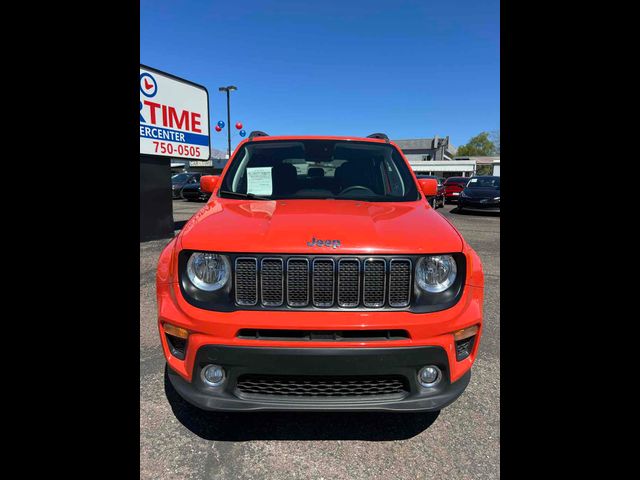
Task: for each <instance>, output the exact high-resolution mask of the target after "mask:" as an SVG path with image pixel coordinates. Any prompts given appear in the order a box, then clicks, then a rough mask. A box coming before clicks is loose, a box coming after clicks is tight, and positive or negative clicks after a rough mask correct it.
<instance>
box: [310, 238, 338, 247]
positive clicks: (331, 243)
mask: <svg viewBox="0 0 640 480" xmlns="http://www.w3.org/2000/svg"><path fill="white" fill-rule="evenodd" d="M307 246H308V247H329V248H339V247H340V240H318V239H316V237H313V238H312V239H311V241H310V242H307Z"/></svg>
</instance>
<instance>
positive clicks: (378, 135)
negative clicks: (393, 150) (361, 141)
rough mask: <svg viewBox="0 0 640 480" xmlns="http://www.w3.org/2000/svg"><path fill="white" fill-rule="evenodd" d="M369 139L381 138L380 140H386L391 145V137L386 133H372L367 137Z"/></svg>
mask: <svg viewBox="0 0 640 480" xmlns="http://www.w3.org/2000/svg"><path fill="white" fill-rule="evenodd" d="M367 138H379V139H380V140H386V141H387V143H389V137H387V135H386V134H385V133H372V134H371V135H367Z"/></svg>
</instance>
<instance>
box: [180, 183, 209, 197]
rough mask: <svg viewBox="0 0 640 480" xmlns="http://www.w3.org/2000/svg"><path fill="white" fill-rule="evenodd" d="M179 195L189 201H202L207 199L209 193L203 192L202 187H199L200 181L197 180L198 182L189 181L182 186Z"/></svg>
mask: <svg viewBox="0 0 640 480" xmlns="http://www.w3.org/2000/svg"><path fill="white" fill-rule="evenodd" d="M181 196H182V198H184V199H185V200H187V201H189V202H196V201H201V202H202V201H207V200H209V197H210V196H211V193H210V192H203V191H202V189H201V188H200V182H198V183H189V184H187V185H185V186H184V187H182V192H181Z"/></svg>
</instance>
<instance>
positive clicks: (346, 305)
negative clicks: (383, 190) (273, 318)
mask: <svg viewBox="0 0 640 480" xmlns="http://www.w3.org/2000/svg"><path fill="white" fill-rule="evenodd" d="M396 264H397V265H406V266H407V267H408V270H412V269H413V264H414V262H413V260H412V259H411V258H408V257H404V256H401V257H400V256H398V257H396V256H393V257H382V256H376V257H368V256H361V257H358V256H355V255H354V256H351V255H341V256H322V255H318V256H297V255H292V256H287V255H264V256H263V255H256V256H255V257H254V256H248V255H243V256H238V257H237V258H236V259H235V262H234V267H235V268H234V271H233V284H234V290H235V291H234V300H235V304H236V305H237V306H239V307H258V308H265V309H269V308H272V309H279V308H283V309H291V310H297V309H303V308H309V309H314V310H316V309H317V310H327V309H330V310H343V309H352V310H353V309H370V310H381V309H387V310H398V309H405V308H408V307H409V306H410V304H411V298H412V295H413V285H412V283H411V281H412V274H411V272H409V273H408V275H407V274H406V272H405V274H404V275H400V276H398V275H396V276H395V277H394V278H398V279H400V283H398V281H396V280H394V278H391V273H392V268H393V266H394V265H396ZM407 267H405V270H406V269H407ZM394 282H395V283H394ZM254 284H255V288H254ZM398 290H399V291H400V293H401V294H402V296H403V297H404V298H406V301H403V302H395V301H390V300H393V299H394V298H396V297H397V296H398ZM394 295H395V296H394Z"/></svg>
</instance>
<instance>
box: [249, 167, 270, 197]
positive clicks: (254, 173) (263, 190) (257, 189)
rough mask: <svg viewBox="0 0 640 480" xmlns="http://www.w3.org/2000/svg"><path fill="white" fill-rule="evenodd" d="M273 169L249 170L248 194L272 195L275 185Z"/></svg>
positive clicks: (255, 168)
mask: <svg viewBox="0 0 640 480" xmlns="http://www.w3.org/2000/svg"><path fill="white" fill-rule="evenodd" d="M271 168H272V167H253V168H247V193H253V194H254V195H271V193H272V192H273V184H272V182H271Z"/></svg>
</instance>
